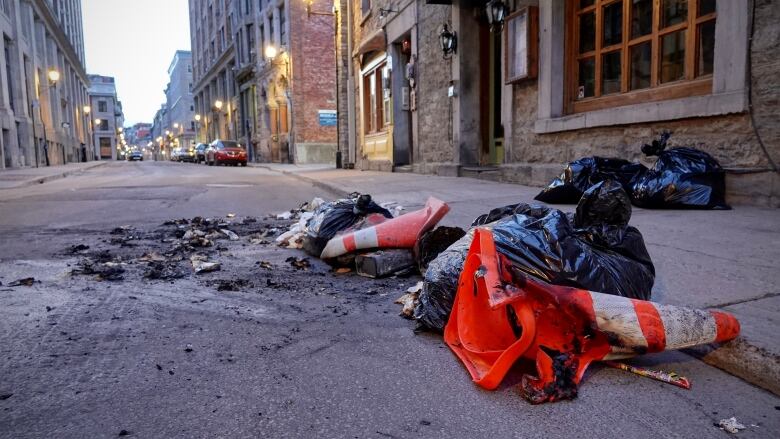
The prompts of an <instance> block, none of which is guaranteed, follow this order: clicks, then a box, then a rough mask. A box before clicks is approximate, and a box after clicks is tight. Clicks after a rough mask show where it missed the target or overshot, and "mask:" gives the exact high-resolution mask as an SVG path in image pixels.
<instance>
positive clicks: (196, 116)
mask: <svg viewBox="0 0 780 439" xmlns="http://www.w3.org/2000/svg"><path fill="white" fill-rule="evenodd" d="M195 122H200V114H196V115H195Z"/></svg>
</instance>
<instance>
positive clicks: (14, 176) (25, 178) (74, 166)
mask: <svg viewBox="0 0 780 439" xmlns="http://www.w3.org/2000/svg"><path fill="white" fill-rule="evenodd" d="M106 163H108V162H105V161H92V162H86V163H68V164H67V165H58V166H44V167H40V168H22V169H3V170H0V190H2V189H16V188H20V187H24V186H31V185H34V184H40V183H45V182H47V181H52V180H57V179H60V178H65V177H67V176H69V175H73V174H77V173H81V172H84V171H87V170H89V169H92V168H96V167H98V166H103V165H105V164H106Z"/></svg>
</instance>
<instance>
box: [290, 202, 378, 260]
mask: <svg viewBox="0 0 780 439" xmlns="http://www.w3.org/2000/svg"><path fill="white" fill-rule="evenodd" d="M372 213H376V214H380V215H382V216H384V217H385V218H392V217H393V215H392V214H391V213H390V211H389V210H387V209H385V208H384V207H382V206H380V205H378V204H376V203H375V202H374V201H372V200H371V195H368V194H363V195H360V194H354V196H352V197H351V198H346V199H342V200H338V201H335V202H332V203H325V204H322V205H321V206H320V207H319V208H317V210H315V212H314V216H313V217H312V218H311V219H310V220H309V222H308V223H307V224H306V235H305V236H304V238H303V249H304V250H305V251H306V253H308V254H310V255H312V256H317V257H319V256H320V254H321V253H322V249H323V248H325V245H326V244H327V243H328V241H330V240H331V239H332V238H333V237H334V236H336V234H338V233H339V232H342V231H345V230H347V229H350V228H351V227H353V226H355V225H356V224H357V223H358V222H360V221H361V220H363V219H364V218H365V217H366V216H368V215H369V214H372Z"/></svg>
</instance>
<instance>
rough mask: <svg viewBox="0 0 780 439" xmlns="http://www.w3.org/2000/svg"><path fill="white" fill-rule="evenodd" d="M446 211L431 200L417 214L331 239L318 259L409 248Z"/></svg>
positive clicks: (431, 198)
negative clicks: (364, 250)
mask: <svg viewBox="0 0 780 439" xmlns="http://www.w3.org/2000/svg"><path fill="white" fill-rule="evenodd" d="M449 211H450V207H449V206H447V203H445V202H443V201H441V200H437V199H436V198H433V197H430V198H428V201H427V202H426V203H425V207H423V208H422V209H420V210H416V211H414V212H409V213H407V214H406V215H401V216H399V217H398V218H393V219H391V220H387V221H385V222H383V223H381V224H377V225H376V226H373V227H368V228H365V229H362V230H358V231H355V232H352V233H347V234H344V235H340V236H336V237H334V238H333V239H331V240H330V241H328V244H327V245H325V248H324V249H323V250H322V254H321V255H320V258H321V259H329V258H336V257H339V256H341V255H345V254H347V253H352V252H354V251H355V250H362V249H368V248H412V247H414V244H415V243H416V242H417V239H418V237H420V236H421V235H422V234H423V233H425V232H427V231H428V230H430V229H432V228H433V226H435V225H436V224H437V223H438V222H439V221H440V220H441V219H442V217H444V215H446V214H447V212H449Z"/></svg>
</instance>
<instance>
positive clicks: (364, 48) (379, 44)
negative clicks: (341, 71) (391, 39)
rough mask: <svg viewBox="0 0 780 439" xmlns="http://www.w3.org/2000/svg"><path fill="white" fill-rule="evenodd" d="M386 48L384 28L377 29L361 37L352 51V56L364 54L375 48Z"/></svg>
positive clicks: (383, 49)
mask: <svg viewBox="0 0 780 439" xmlns="http://www.w3.org/2000/svg"><path fill="white" fill-rule="evenodd" d="M386 49H387V37H386V36H385V30H384V29H377V30H375V31H374V32H372V33H370V34H368V35H367V36H366V37H365V38H363V40H362V41H361V42H360V44H358V46H357V48H356V49H355V51H354V53H352V56H358V55H365V54H366V53H369V52H374V51H376V50H381V51H385V50H386Z"/></svg>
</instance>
